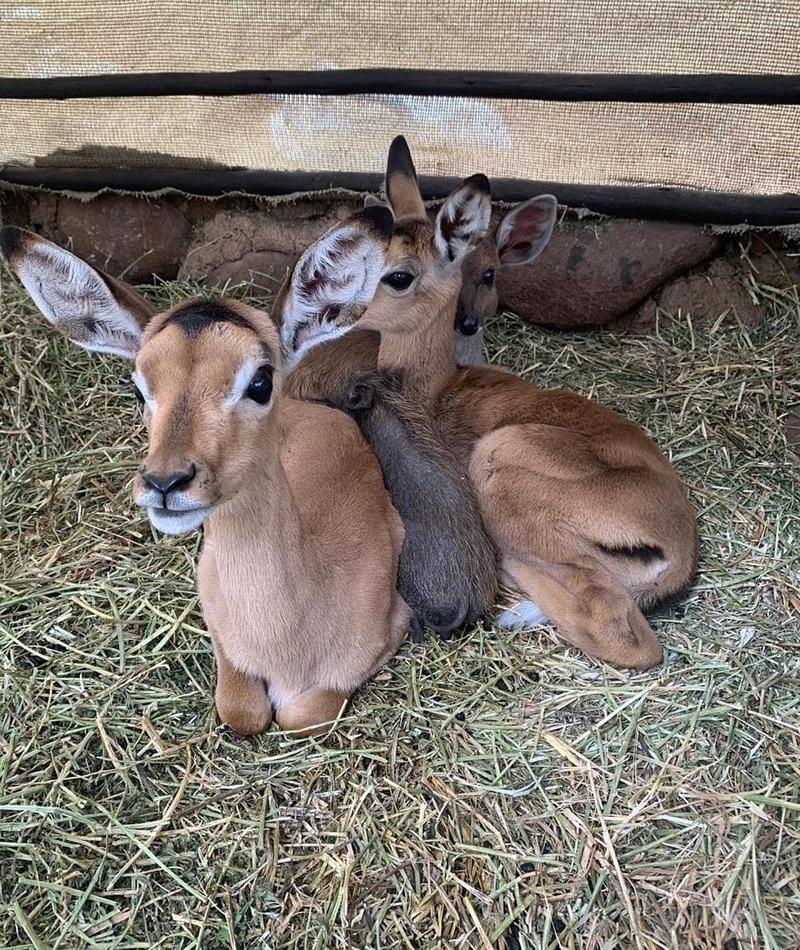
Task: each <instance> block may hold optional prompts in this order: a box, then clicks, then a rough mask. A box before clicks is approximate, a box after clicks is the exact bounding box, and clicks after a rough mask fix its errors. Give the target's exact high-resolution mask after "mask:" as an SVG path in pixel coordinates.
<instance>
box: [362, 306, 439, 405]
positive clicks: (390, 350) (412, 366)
mask: <svg viewBox="0 0 800 950" xmlns="http://www.w3.org/2000/svg"><path fill="white" fill-rule="evenodd" d="M454 320H455V302H453V303H452V304H450V303H448V304H445V306H444V307H442V309H441V310H440V311H439V312H438V313H437V315H436V316H435V317H434V318H433V319H432V320H428V321H427V323H425V324H423V325H422V326H419V327H415V328H414V329H413V330H406V331H405V332H401V333H393V332H391V330H388V331H387V330H385V329H382V331H381V348H380V355H379V358H378V366H379V367H380V368H381V369H402V370H403V371H404V375H405V382H406V385H407V386H409V387H411V388H413V389H414V390H415V391H416V392H417V393H418V394H419V395H420V396H421V398H422V399H423V401H425V402H429V401H430V400H431V399H432V397H433V394H434V393H436V392H437V391H438V390H439V389H440V388H441V386H442V385H443V384H444V383H445V382H446V381H447V380H448V379H450V377H451V376H452V375H453V373H454V372H455V370H456V363H455V356H454V353H453V322H454Z"/></svg>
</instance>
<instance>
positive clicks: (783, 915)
mask: <svg viewBox="0 0 800 950" xmlns="http://www.w3.org/2000/svg"><path fill="white" fill-rule="evenodd" d="M188 292H189V291H188V289H187V288H186V287H185V286H177V285H165V286H164V287H162V288H160V289H159V290H158V291H157V293H158V294H159V295H160V296H161V298H162V299H164V300H167V299H169V300H173V299H177V298H178V297H180V296H182V295H184V294H186V293H188ZM246 292H247V291H246V288H245V289H244V290H242V291H241V293H242V294H246ZM759 293H760V294H761V296H762V297H763V298H765V299H767V303H768V307H769V311H770V313H769V318H768V320H767V321H766V322H765V323H764V325H763V326H760V327H758V328H755V329H750V330H745V329H739V328H736V327H731V326H729V325H724V324H719V325H708V324H706V325H702V326H699V325H698V326H693V325H692V324H691V323H690V322H689V321H688V320H686V319H682V320H679V321H678V322H676V323H674V324H672V325H670V326H669V327H668V328H666V329H664V330H662V331H661V332H659V333H657V334H656V335H654V336H651V337H648V338H620V337H613V336H609V335H603V334H594V335H588V336H587V335H583V336H581V335H577V334H570V335H564V334H556V333H547V332H542V331H539V330H536V329H531V328H529V327H523V326H522V325H521V324H519V323H518V322H517V321H515V320H514V319H512V318H510V317H507V318H504V319H501V320H499V321H498V322H496V323H495V324H494V331H493V332H492V334H491V346H492V348H493V350H494V353H495V354H496V356H497V357H498V358H499V359H502V360H503V361H504V362H506V363H507V364H509V365H511V366H512V367H514V368H516V369H518V370H520V371H522V372H524V373H525V374H527V375H530V377H531V378H535V379H536V380H538V381H540V382H542V383H544V384H546V385H550V386H570V387H573V388H576V389H578V390H580V391H582V392H586V393H589V394H591V395H593V396H596V397H597V398H599V399H601V400H603V401H605V402H607V403H609V404H610V405H612V406H614V407H616V408H618V409H620V410H621V411H622V412H624V413H626V414H627V415H628V416H630V417H631V418H633V419H634V420H636V421H637V422H640V423H641V424H643V425H645V426H646V427H647V429H648V430H649V431H650V432H651V433H652V434H653V436H654V437H655V438H656V439H658V441H659V442H660V444H661V445H662V446H663V447H664V448H665V450H667V451H668V452H669V453H670V455H671V457H672V459H673V460H674V462H675V464H676V466H677V467H678V469H679V471H680V472H681V473H682V474H683V476H684V477H685V479H686V482H687V484H688V486H689V488H690V491H691V494H692V498H693V500H694V503H695V505H696V506H697V510H698V512H699V516H700V526H701V534H702V570H701V573H700V576H699V577H698V579H697V583H696V584H695V586H694V589H693V590H692V592H691V594H690V595H689V596H688V598H687V599H686V600H685V601H684V602H683V603H682V604H681V605H680V606H678V607H677V608H675V609H673V610H671V611H668V612H666V613H664V614H662V615H661V616H659V617H658V618H657V619H656V620H655V626H656V629H657V631H658V633H659V635H660V637H661V638H662V640H663V642H664V644H665V646H666V650H667V655H666V661H665V663H664V665H663V666H662V667H661V668H660V669H658V670H655V671H652V672H649V673H646V674H637V675H630V674H628V673H623V672H618V671H615V670H612V669H610V668H606V667H603V666H598V665H597V664H596V663H593V662H591V661H590V660H588V659H587V658H586V657H584V656H581V655H580V654H578V653H577V652H576V651H574V650H572V649H569V648H567V647H565V646H564V645H563V644H561V643H559V641H558V640H557V639H556V638H555V636H554V634H553V631H552V629H550V628H548V627H541V628H538V629H536V630H534V631H532V632H530V633H521V634H516V635H513V634H510V633H502V632H498V631H496V630H494V629H492V628H491V626H488V625H486V626H479V627H477V628H475V629H474V630H472V631H470V632H469V633H468V635H466V636H464V637H463V639H461V640H460V641H459V642H457V643H453V644H447V645H442V644H438V643H434V642H430V643H428V644H426V645H423V646H415V645H412V644H406V645H405V646H404V647H403V649H402V650H401V651H400V654H399V656H398V657H397V658H396V659H395V660H394V661H393V662H392V663H390V664H389V666H388V667H387V668H386V669H385V671H384V672H382V673H381V674H380V675H379V676H378V677H377V678H376V680H375V682H373V683H371V684H369V685H368V686H367V687H366V688H365V689H364V690H363V691H362V692H361V694H360V695H359V697H358V698H357V700H356V701H355V702H354V703H353V705H352V707H351V708H350V710H349V713H348V715H347V716H346V718H345V720H344V721H343V722H342V724H341V726H340V728H339V730H338V731H337V733H336V734H335V735H334V736H333V737H332V738H330V739H329V740H328V741H326V742H324V743H322V744H320V743H317V742H314V741H294V740H290V739H287V738H285V737H284V736H282V735H281V734H280V733H279V732H275V731H271V732H269V733H267V734H265V735H263V736H260V737H258V738H255V739H243V738H240V737H238V736H235V735H232V734H231V733H230V732H228V731H227V730H226V729H224V728H221V727H220V726H219V724H218V722H217V720H216V718H215V715H214V712H213V709H212V703H211V685H212V679H213V666H212V656H211V651H210V649H209V644H208V641H207V639H206V637H205V635H204V633H203V630H202V623H201V619H200V615H199V612H198V609H197V600H196V597H195V594H194V589H193V581H192V573H193V569H192V565H193V562H194V559H195V556H196V553H197V546H198V539H197V538H196V537H190V538H186V539H164V538H157V537H154V536H153V534H152V532H151V530H150V528H149V526H148V524H147V522H146V521H145V519H144V518H143V517H142V516H141V514H140V513H138V512H136V511H134V510H133V508H132V505H131V502H130V498H129V480H130V475H131V472H132V471H133V468H134V466H135V464H136V462H137V459H138V457H139V454H140V452H141V451H142V448H143V446H144V436H143V433H142V429H141V427H140V426H139V424H138V422H137V406H136V403H135V400H134V398H133V395H132V392H131V390H130V387H129V383H128V370H127V367H126V366H125V364H124V363H122V362H121V361H118V360H115V359H111V358H102V357H98V356H95V355H89V354H84V353H81V352H79V351H77V350H76V349H74V348H73V347H71V346H70V345H69V344H68V343H66V342H64V341H62V340H59V339H56V337H55V335H54V334H53V333H52V332H51V331H50V330H49V329H48V328H47V327H46V326H45V324H44V321H43V320H42V319H41V318H40V317H39V316H38V314H35V312H34V309H33V306H32V305H31V304H30V303H29V301H28V299H27V297H25V296H24V294H23V293H22V292H21V290H20V289H19V288H18V286H17V284H16V282H15V281H14V280H13V279H11V278H10V277H9V276H8V273H7V272H6V271H3V272H2V323H1V324H0V374H1V375H2V417H1V418H0V428H1V431H0V453H2V455H1V457H0V460H1V461H2V468H3V476H2V483H0V490H1V494H0V505H1V506H2V523H3V536H2V544H1V546H0V558H1V563H2V586H1V587H0V641H1V642H2V657H3V680H2V685H3V694H2V707H1V708H0V717H1V721H0V944H2V946H3V947H6V948H22V947H26V948H27V947H36V948H53V950H55V948H103V950H110V948H119V950H132V948H154V947H165V948H190V947H197V948H204V950H223V948H240V950H254V948H259V947H264V948H281V950H284V948H285V950H299V948H317V950H323V948H325V950H328V948H336V947H341V948H344V947H358V948H361V947H363V948H367V947H369V948H386V950H389V948H418V950H429V948H439V947H445V948H450V947H453V948H456V947H463V948H470V950H471V948H481V947H485V948H489V947H500V948H503V947H505V948H507V950H517V948H534V947H535V948H545V947H548V948H555V947H562V948H573V950H578V948H580V950H601V948H603V950H615V948H644V950H651V948H652V950H656V948H659V950H660V948H675V950H683V948H695V950H706V948H708V950H711V948H716V950H721V948H725V950H734V948H738V950H744V948H755V947H758V948H775V950H777V948H780V950H786V948H788V947H792V946H796V943H797V935H798V933H800V877H798V874H799V873H800V840H799V839H800V821H799V812H800V767H799V766H798V762H799V761H800V756H798V752H799V751H800V717H799V716H798V705H800V690H799V689H798V685H799V684H800V544H799V543H798V533H799V532H800V528H799V527H798V526H799V525H800V520H799V519H798V509H799V508H800V500H799V499H798V495H799V494H800V493H798V462H797V459H796V457H795V456H794V455H793V454H792V453H791V452H790V450H789V449H788V448H787V445H786V443H785V440H784V436H783V433H782V426H781V424H780V422H781V417H782V414H783V413H784V412H785V410H786V408H787V407H788V406H790V405H792V404H793V403H797V402H798V401H800V392H799V391H798V387H799V385H800V379H799V378H798V373H799V369H798V368H800V304H799V303H798V298H797V294H796V291H794V292H791V293H785V294H779V293H777V292H774V291H771V290H770V289H769V288H760V289H759Z"/></svg>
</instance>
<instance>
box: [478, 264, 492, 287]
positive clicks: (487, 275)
mask: <svg viewBox="0 0 800 950" xmlns="http://www.w3.org/2000/svg"><path fill="white" fill-rule="evenodd" d="M481 280H482V281H483V282H484V284H485V285H486V286H487V287H491V286H493V285H494V268H493V267H489V268H487V269H486V270H485V271H484V272H483V273H482V274H481Z"/></svg>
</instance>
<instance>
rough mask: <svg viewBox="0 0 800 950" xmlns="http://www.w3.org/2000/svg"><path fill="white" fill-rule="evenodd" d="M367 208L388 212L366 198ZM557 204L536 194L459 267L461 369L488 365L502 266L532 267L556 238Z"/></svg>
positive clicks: (375, 200)
mask: <svg viewBox="0 0 800 950" xmlns="http://www.w3.org/2000/svg"><path fill="white" fill-rule="evenodd" d="M364 204H365V205H366V206H367V207H372V206H375V205H380V206H383V207H390V206H389V205H388V204H387V203H386V202H384V201H381V200H380V199H379V198H376V197H375V196H373V195H368V196H367V198H366V199H365V202H364ZM557 212H558V202H557V201H556V199H555V198H554V197H553V195H538V196H537V197H536V198H531V199H529V200H528V201H525V202H523V203H522V204H519V205H517V206H516V207H515V208H512V209H511V211H509V212H508V213H507V214H506V215H505V216H504V217H503V218H502V219H501V221H500V223H499V224H498V225H497V228H496V229H495V231H494V233H493V234H487V235H486V237H484V238H483V240H482V241H480V242H479V243H478V244H477V245H476V246H475V247H473V248H472V250H470V251H469V252H468V253H467V254H466V255H465V256H464V259H463V261H462V264H461V292H460V293H459V296H458V306H457V307H456V318H455V332H454V337H453V339H454V346H455V350H454V356H455V361H456V364H457V365H458V366H475V365H478V364H480V363H485V362H486V360H485V358H484V353H483V335H484V329H485V327H486V321H487V319H488V318H489V317H491V316H492V314H494V313H496V312H497V306H498V303H499V297H498V293H497V283H496V280H497V274H498V272H499V271H500V268H501V267H518V266H519V265H521V264H530V263H531V261H534V260H536V258H537V257H538V256H539V255H540V254H541V253H542V251H543V250H544V249H545V247H547V242H548V241H549V240H550V237H551V236H552V234H553V228H554V226H555V223H556V214H557Z"/></svg>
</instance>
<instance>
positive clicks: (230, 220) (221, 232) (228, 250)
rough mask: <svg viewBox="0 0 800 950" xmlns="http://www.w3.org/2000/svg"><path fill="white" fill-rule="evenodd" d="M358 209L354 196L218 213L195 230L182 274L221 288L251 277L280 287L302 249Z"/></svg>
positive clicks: (265, 285)
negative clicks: (351, 197) (267, 208)
mask: <svg viewBox="0 0 800 950" xmlns="http://www.w3.org/2000/svg"><path fill="white" fill-rule="evenodd" d="M358 207H360V202H359V201H352V200H351V201H347V200H338V201H337V200H326V201H313V200H308V201H298V202H296V203H294V202H292V203H288V202H285V203H280V204H276V205H275V206H274V207H272V208H270V209H269V210H267V211H235V210H234V211H230V210H225V211H218V212H217V213H216V214H215V215H214V216H213V217H212V218H210V219H209V220H207V221H204V222H202V223H200V224H198V225H197V227H196V228H195V233H194V234H193V235H192V241H191V245H190V247H189V249H188V251H187V253H186V260H185V261H184V263H183V266H182V267H181V270H180V276H181V277H191V278H194V279H196V280H202V281H205V282H206V283H207V284H209V285H212V286H217V287H219V286H222V285H224V284H225V283H226V282H228V281H230V282H231V283H233V284H236V283H240V282H242V281H246V280H252V281H253V283H254V284H255V285H256V286H258V287H262V288H263V289H265V290H268V291H275V290H277V288H278V286H279V284H280V282H281V281H282V280H283V278H284V276H285V275H286V272H287V271H288V270H289V269H291V268H292V267H293V266H294V264H295V262H296V261H297V259H298V257H299V256H300V255H301V254H302V253H303V251H304V250H305V249H306V248H307V247H308V246H309V245H310V244H313V243H314V241H316V239H317V238H318V237H319V236H320V235H321V234H323V233H324V232H325V231H327V230H328V228H330V227H332V226H333V225H334V224H336V222H337V221H340V220H341V219H342V218H344V217H346V216H347V215H349V214H352V212H353V211H355V210H356V209H357V208H358Z"/></svg>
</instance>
